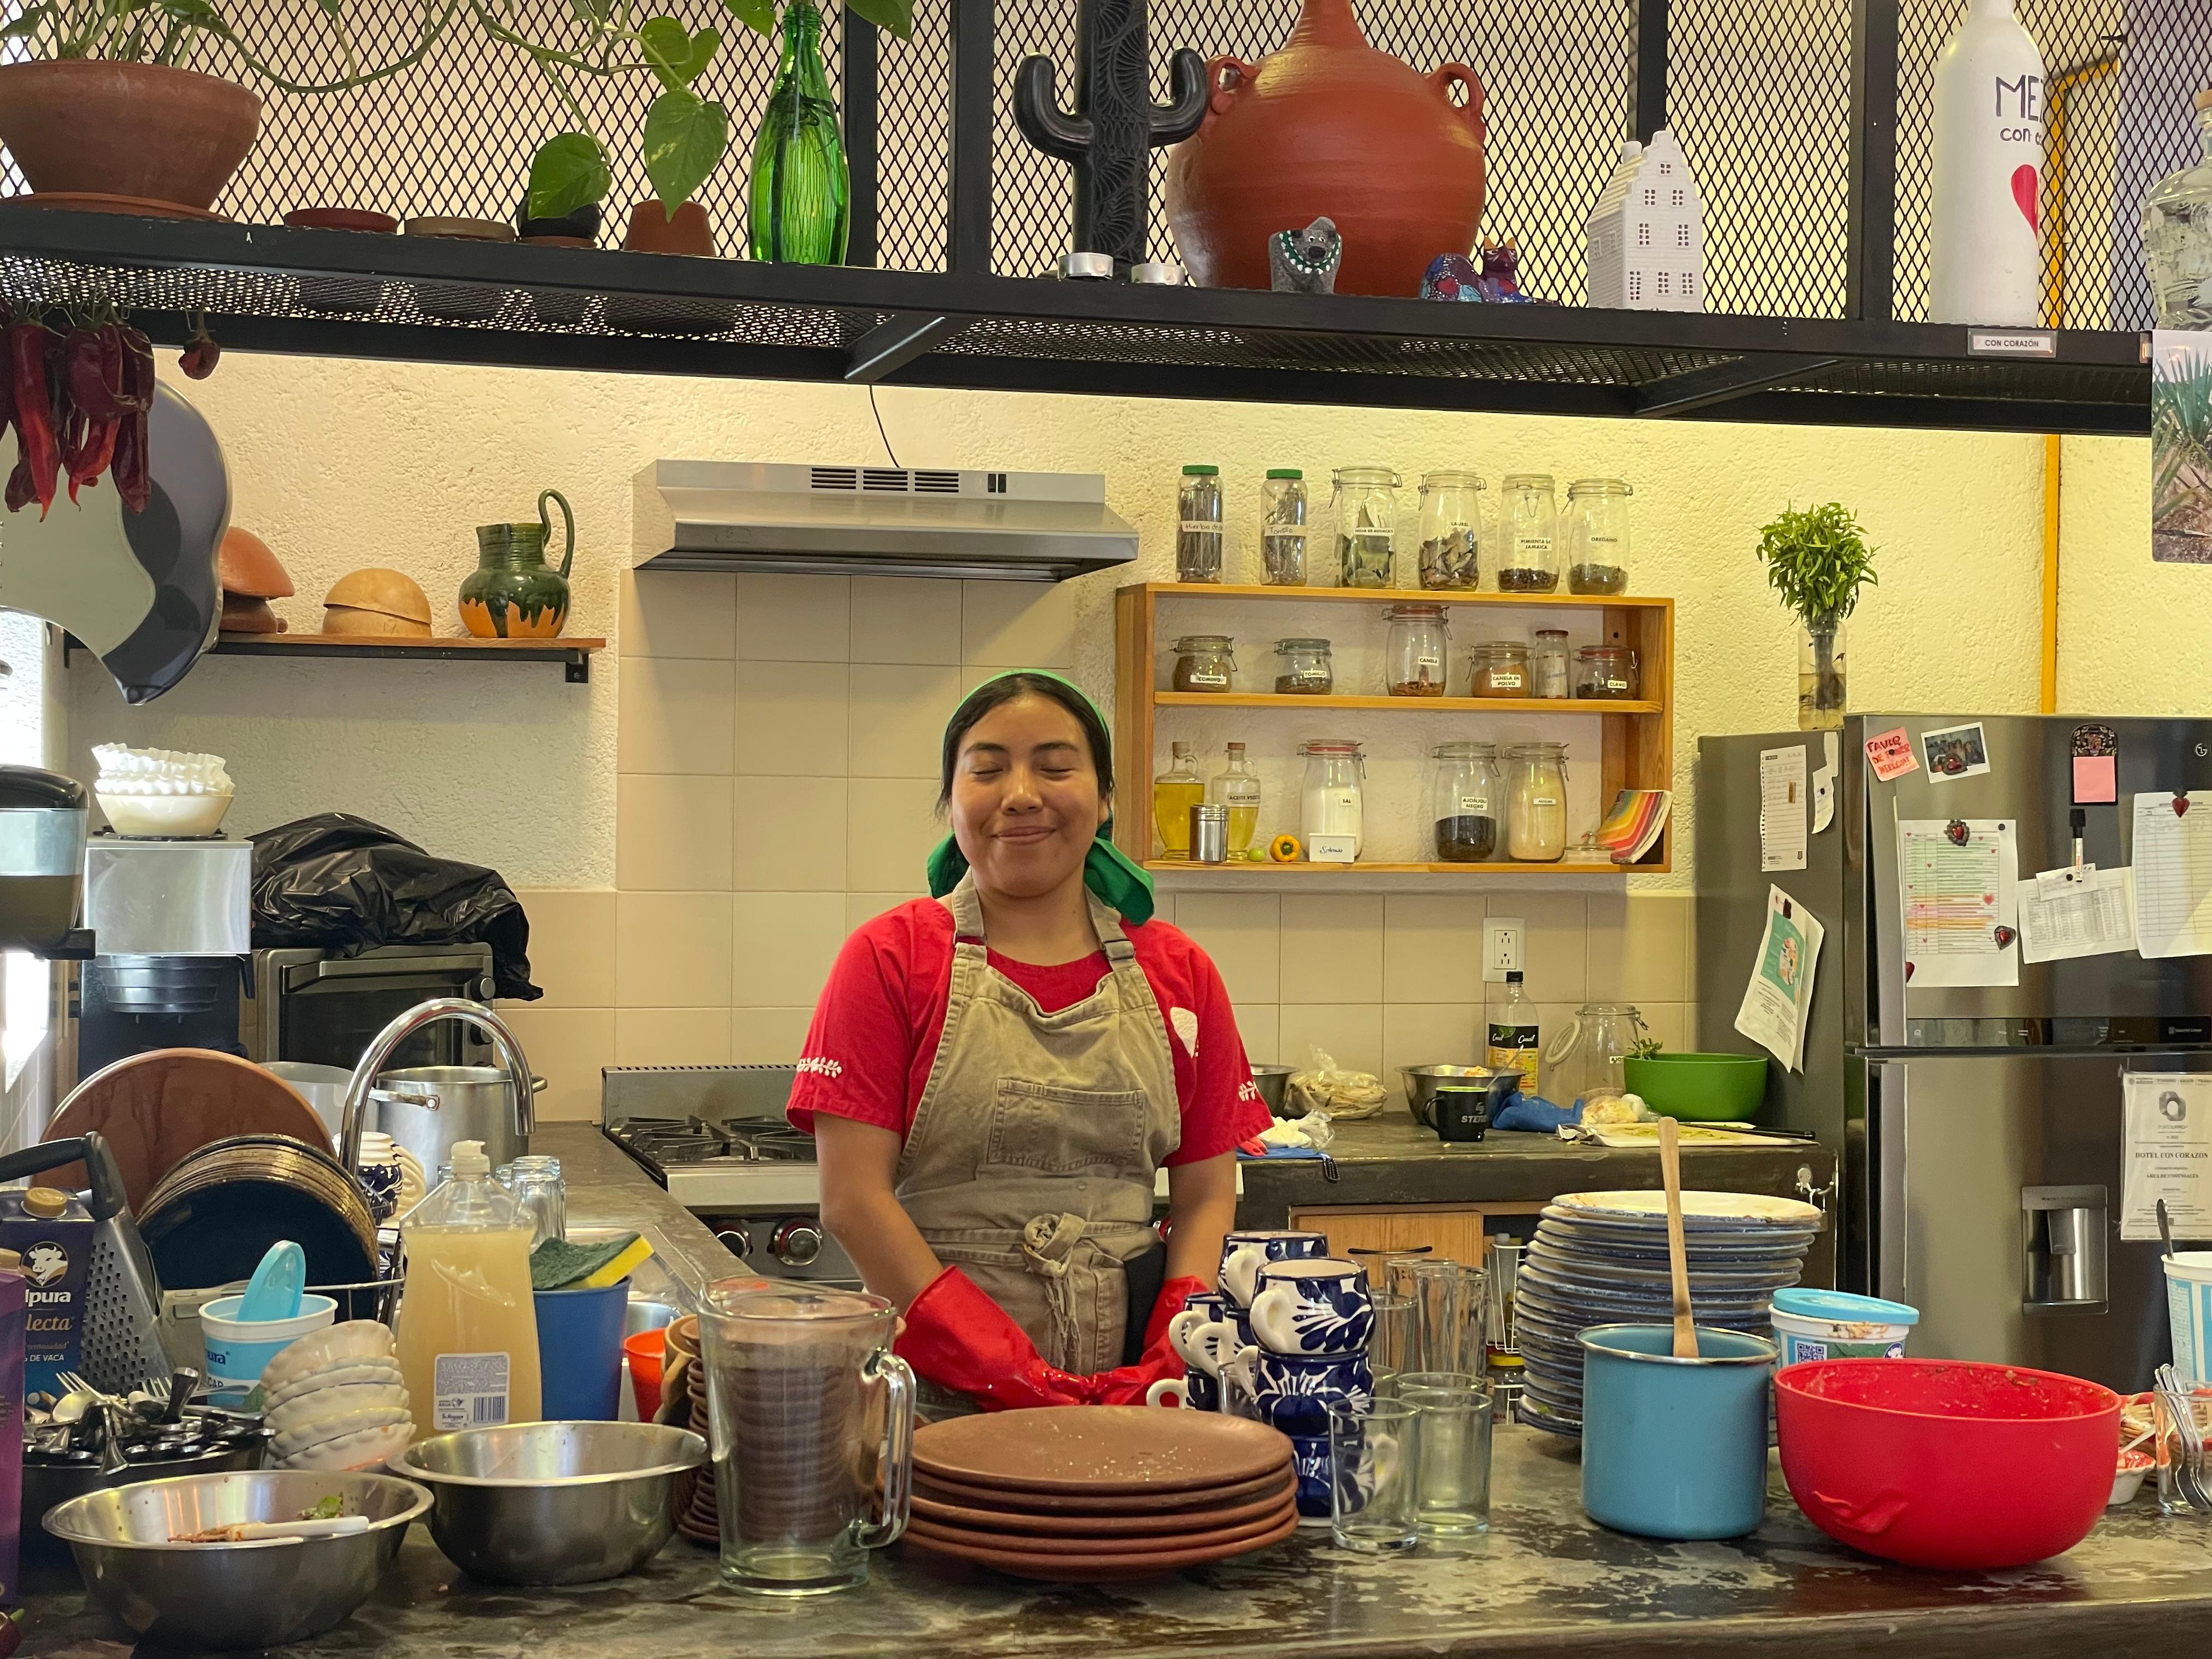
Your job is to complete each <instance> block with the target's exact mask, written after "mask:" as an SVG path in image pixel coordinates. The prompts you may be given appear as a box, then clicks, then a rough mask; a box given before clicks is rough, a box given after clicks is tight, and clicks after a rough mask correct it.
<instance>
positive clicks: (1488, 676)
mask: <svg viewBox="0 0 2212 1659" xmlns="http://www.w3.org/2000/svg"><path fill="white" fill-rule="evenodd" d="M1467 665H1468V689H1467V694H1468V696H1470V697H1533V696H1535V695H1536V694H1535V692H1534V690H1531V689H1530V684H1529V669H1528V647H1527V646H1525V645H1523V644H1522V643H1521V641H1518V640H1485V641H1482V643H1481V644H1480V645H1478V646H1476V647H1474V650H1473V651H1471V652H1469V653H1468V659H1467Z"/></svg>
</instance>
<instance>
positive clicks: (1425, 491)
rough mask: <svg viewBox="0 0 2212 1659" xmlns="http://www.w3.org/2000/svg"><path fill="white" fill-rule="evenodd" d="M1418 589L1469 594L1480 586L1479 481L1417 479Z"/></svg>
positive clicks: (1457, 474)
mask: <svg viewBox="0 0 2212 1659" xmlns="http://www.w3.org/2000/svg"><path fill="white" fill-rule="evenodd" d="M1420 530H1421V586H1424V587H1429V588H1456V589H1462V590H1467V591H1470V592H1471V591H1472V590H1473V589H1474V587H1475V586H1477V585H1478V584H1479V583H1480V581H1481V580H1482V479H1481V478H1480V476H1478V475H1477V474H1475V473H1473V472H1462V471H1440V472H1428V473H1424V474H1423V475H1422V477H1421V508H1420Z"/></svg>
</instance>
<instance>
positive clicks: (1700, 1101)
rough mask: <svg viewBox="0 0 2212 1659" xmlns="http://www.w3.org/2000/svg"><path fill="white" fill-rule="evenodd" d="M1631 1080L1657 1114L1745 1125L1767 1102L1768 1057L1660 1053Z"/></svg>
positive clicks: (1636, 1068) (1629, 1067) (1632, 1071)
mask: <svg viewBox="0 0 2212 1659" xmlns="http://www.w3.org/2000/svg"><path fill="white" fill-rule="evenodd" d="M1625 1076H1626V1081H1627V1084H1628V1090H1629V1092H1630V1093H1632V1094H1638V1095H1641V1096H1643V1097H1644V1104H1645V1105H1646V1106H1649V1107H1650V1109H1652V1110H1653V1111H1655V1112H1658V1113H1661V1114H1662V1115H1665V1116H1668V1117H1673V1118H1680V1119H1681V1120H1682V1121H1685V1122H1689V1123H1742V1122H1745V1121H1748V1120H1749V1119H1750V1117H1751V1115H1752V1114H1753V1113H1754V1112H1756V1111H1758V1109H1759V1103H1760V1102H1761V1101H1763V1100H1765V1098H1766V1056H1765V1054H1654V1055H1652V1056H1651V1057H1650V1059H1649V1060H1637V1059H1631V1060H1628V1061H1626V1072H1625Z"/></svg>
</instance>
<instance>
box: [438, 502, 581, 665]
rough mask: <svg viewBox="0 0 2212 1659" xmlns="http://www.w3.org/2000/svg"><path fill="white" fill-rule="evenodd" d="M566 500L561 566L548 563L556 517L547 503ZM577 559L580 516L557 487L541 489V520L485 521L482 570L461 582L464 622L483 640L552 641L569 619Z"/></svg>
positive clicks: (479, 561) (481, 536)
mask: <svg viewBox="0 0 2212 1659" xmlns="http://www.w3.org/2000/svg"><path fill="white" fill-rule="evenodd" d="M548 501H558V502H560V504H561V522H562V526H563V528H564V529H565V530H566V531H567V532H568V538H567V542H566V544H565V545H564V546H563V547H562V550H561V568H559V569H558V570H556V569H554V568H553V567H552V566H551V565H549V564H547V563H546V562H545V544H546V543H547V542H548V541H550V540H551V539H552V536H553V519H552V515H551V514H550V513H547V512H546V510H545V503H546V502H548ZM575 557H576V515H575V513H574V512H572V511H571V510H570V509H569V507H568V497H566V496H565V495H562V494H561V492H560V491H559V490H557V489H546V490H541V491H539V492H538V522H537V523H536V524H480V525H478V526H477V568H475V570H473V571H471V573H470V574H469V578H468V580H466V581H465V582H463V583H462V584H461V622H462V624H463V626H465V628H467V629H468V630H469V632H470V633H471V634H473V635H476V637H477V638H478V639H480V640H550V639H554V638H556V637H557V636H558V635H559V634H560V632H561V625H562V623H565V622H567V621H568V567H569V565H570V564H572V563H573V562H574V560H575Z"/></svg>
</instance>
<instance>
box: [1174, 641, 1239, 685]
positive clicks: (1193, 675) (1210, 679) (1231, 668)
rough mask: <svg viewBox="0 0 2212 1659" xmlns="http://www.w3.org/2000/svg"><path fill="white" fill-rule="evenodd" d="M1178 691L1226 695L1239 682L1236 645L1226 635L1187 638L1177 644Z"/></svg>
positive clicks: (1176, 675)
mask: <svg viewBox="0 0 2212 1659" xmlns="http://www.w3.org/2000/svg"><path fill="white" fill-rule="evenodd" d="M1175 648H1176V665H1175V689H1176V690H1178V691H1227V690H1231V689H1232V688H1233V686H1234V685H1235V684H1236V678H1237V657H1236V650H1237V641H1235V640H1233V639H1231V637H1230V636H1229V635H1226V634H1186V635H1183V636H1182V638H1181V639H1179V640H1177V641H1176V642H1175Z"/></svg>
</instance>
